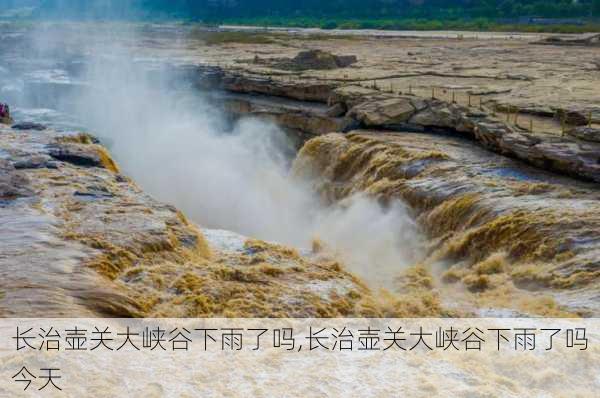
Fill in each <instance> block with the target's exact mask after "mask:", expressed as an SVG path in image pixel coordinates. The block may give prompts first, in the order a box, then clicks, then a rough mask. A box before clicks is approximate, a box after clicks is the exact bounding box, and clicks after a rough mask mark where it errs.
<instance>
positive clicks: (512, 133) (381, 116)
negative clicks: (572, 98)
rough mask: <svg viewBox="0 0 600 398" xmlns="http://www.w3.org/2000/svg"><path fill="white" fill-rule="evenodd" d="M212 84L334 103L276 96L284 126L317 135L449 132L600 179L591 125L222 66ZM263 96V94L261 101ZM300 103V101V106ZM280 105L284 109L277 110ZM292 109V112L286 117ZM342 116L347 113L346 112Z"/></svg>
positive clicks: (512, 154)
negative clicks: (511, 119) (508, 116)
mask: <svg viewBox="0 0 600 398" xmlns="http://www.w3.org/2000/svg"><path fill="white" fill-rule="evenodd" d="M219 76H220V77H219V79H217V81H216V83H214V84H213V87H219V88H222V89H225V90H227V91H231V92H235V93H245V94H257V93H260V94H266V95H269V96H273V97H281V98H288V99H289V98H291V99H294V100H302V101H318V102H323V103H327V104H328V106H330V110H331V111H332V113H331V114H333V115H335V116H336V117H335V118H331V117H329V116H327V115H325V116H323V114H322V113H321V114H320V113H319V112H315V110H314V109H308V110H306V111H304V112H302V113H300V114H296V115H297V116H301V117H294V112H288V111H287V110H286V109H285V107H283V106H282V107H279V106H278V105H277V103H278V101H282V100H278V99H277V98H273V99H272V100H271V101H270V103H271V107H270V108H271V109H270V111H268V112H266V113H267V114H269V113H270V114H271V115H278V116H276V117H273V116H272V117H273V119H274V120H276V121H278V119H279V120H280V121H281V122H282V124H283V125H284V126H285V127H288V128H295V127H297V128H298V130H301V131H304V132H307V133H309V134H313V135H318V134H323V133H325V132H332V131H333V130H331V129H332V128H337V129H338V131H346V130H348V129H349V128H351V127H355V126H357V125H360V126H363V127H365V128H373V129H377V128H379V129H386V130H396V131H399V132H402V131H407V130H408V131H444V132H449V133H454V134H457V135H460V136H466V137H468V138H471V139H474V140H476V141H477V142H478V143H480V145H481V146H483V147H485V148H486V149H489V150H491V151H494V152H496V153H499V154H502V155H506V156H510V157H514V158H517V159H519V160H522V161H524V162H527V163H529V164H531V165H534V166H536V167H539V168H542V169H545V170H551V171H554V172H558V173H561V174H565V175H570V176H573V177H577V178H581V179H585V180H591V181H595V182H600V155H599V154H600V144H599V143H597V142H595V140H594V139H589V137H590V136H593V134H592V135H590V134H589V133H588V134H585V132H586V131H587V130H585V129H584V128H581V127H579V128H577V129H575V130H573V131H574V133H573V134H572V135H563V136H560V135H556V134H550V133H543V132H541V133H532V132H529V131H527V130H526V129H524V128H522V127H519V126H516V125H514V124H508V123H505V122H504V121H502V120H500V118H498V117H495V116H494V115H493V112H491V111H489V110H487V109H485V108H481V109H478V108H470V107H466V106H461V105H458V104H454V103H448V102H444V101H441V100H437V99H424V98H420V97H415V96H412V95H399V94H395V93H388V92H382V91H380V90H377V89H374V88H373V89H369V88H365V87H362V86H353V85H345V86H340V85H337V84H334V83H327V84H319V83H310V82H306V83H305V82H297V81H296V82H291V81H287V82H286V81H281V80H277V81H275V80H271V79H264V78H258V77H253V76H246V75H232V74H230V73H229V72H224V71H220V75H219ZM253 101H254V99H253V98H252V96H247V99H246V100H245V103H246V104H247V105H245V108H244V110H245V111H247V113H249V114H252V113H257V114H261V113H265V112H264V108H261V107H260V106H253V105H251V103H252V102H253ZM259 101H263V103H264V99H262V100H259ZM297 106H298V107H300V105H297ZM278 108H279V109H278ZM284 114H287V115H288V117H285V116H282V115H284ZM342 116H343V117H342Z"/></svg>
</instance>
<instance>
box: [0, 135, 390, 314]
mask: <svg viewBox="0 0 600 398" xmlns="http://www.w3.org/2000/svg"><path fill="white" fill-rule="evenodd" d="M0 225H2V239H0V316H4V317H8V316H13V317H15V316H20V317H24V316H33V317H39V316H44V317H62V316H68V317H78V316H117V317H131V316H133V317H137V316H161V317H162V316H165V317H196V316H203V317H204V316H243V317H336V316H351V317H352V316H385V315H389V314H388V313H386V312H385V311H384V310H383V309H382V307H381V306H380V305H379V304H378V303H377V302H376V301H375V300H374V298H373V296H372V295H371V293H370V292H369V290H368V289H367V288H366V287H365V286H364V285H363V284H362V283H361V282H360V281H358V280H357V279H356V278H354V277H353V276H352V275H350V274H348V273H347V272H345V271H343V270H342V269H341V267H340V265H339V264H338V263H337V262H335V261H333V260H332V259H330V258H327V257H324V256H323V255H319V254H316V253H304V255H300V254H299V253H298V252H297V251H296V250H293V249H289V248H286V247H282V246H279V245H275V244H269V243H266V242H261V241H255V240H252V239H246V238H243V237H235V238H231V239H229V243H227V244H224V243H223V241H224V239H223V233H219V234H215V233H214V231H207V234H206V235H205V234H203V233H202V232H201V231H200V230H199V229H198V228H197V227H196V226H194V225H193V224H191V223H190V222H188V221H187V220H186V218H185V217H184V216H183V214H181V213H180V212H179V211H178V210H177V209H175V208H174V207H172V206H170V205H166V204H164V203H160V202H157V201H156V200H154V199H153V198H151V197H149V196H148V195H146V194H145V193H144V192H143V191H142V190H141V189H140V188H139V187H138V186H136V184H135V183H133V182H132V181H131V180H130V179H129V178H127V177H126V176H124V175H123V174H121V173H120V171H119V168H118V166H117V165H116V164H115V162H114V161H113V160H112V159H111V157H110V155H109V154H108V153H107V151H106V150H105V149H104V148H103V147H102V146H101V145H99V144H98V143H97V140H95V139H94V138H93V137H91V136H88V135H85V134H79V135H68V136H60V135H59V134H57V133H56V132H54V131H52V130H50V129H46V130H43V131H39V130H14V129H11V128H9V127H8V126H0ZM225 235H226V234H225ZM232 235H233V234H232ZM206 236H208V237H209V238H210V239H207V238H206ZM215 236H216V237H215ZM232 240H233V241H234V242H233V244H232V243H231V242H230V241H232Z"/></svg>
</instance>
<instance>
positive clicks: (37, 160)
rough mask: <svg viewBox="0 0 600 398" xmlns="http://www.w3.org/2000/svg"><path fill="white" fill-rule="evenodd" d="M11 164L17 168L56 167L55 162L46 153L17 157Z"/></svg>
mask: <svg viewBox="0 0 600 398" xmlns="http://www.w3.org/2000/svg"><path fill="white" fill-rule="evenodd" d="M13 166H14V167H15V169H17V170H23V169H43V168H50V169H55V168H57V167H58V165H57V164H56V162H54V161H52V158H51V157H50V156H48V155H33V156H28V157H26V158H24V159H19V160H17V161H15V162H14V163H13Z"/></svg>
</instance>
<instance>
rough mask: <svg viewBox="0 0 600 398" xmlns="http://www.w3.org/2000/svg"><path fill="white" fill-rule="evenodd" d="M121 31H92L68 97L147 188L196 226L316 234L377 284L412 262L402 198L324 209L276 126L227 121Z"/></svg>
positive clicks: (303, 241)
mask: <svg viewBox="0 0 600 398" xmlns="http://www.w3.org/2000/svg"><path fill="white" fill-rule="evenodd" d="M128 35H129V36H128V37H127V40H125V38H124V37H123V32H122V31H120V32H119V34H118V36H119V37H115V36H116V35H115V34H114V33H111V34H109V33H106V32H104V33H102V34H100V33H98V32H94V35H93V38H94V40H93V42H91V43H90V45H89V46H88V47H87V48H86V49H85V51H83V53H84V54H87V55H86V60H85V64H86V65H87V67H86V70H85V73H84V77H83V80H84V81H86V83H87V88H86V89H85V90H83V92H81V93H80V94H79V95H78V98H76V101H72V103H75V104H76V106H75V108H74V109H73V112H75V113H76V115H77V116H78V117H79V118H80V119H81V120H82V123H83V124H84V125H85V126H88V128H89V129H90V130H91V131H92V132H94V133H95V134H96V135H98V136H99V137H101V138H102V139H103V140H104V141H105V142H106V143H108V144H109V146H110V150H111V152H112V154H113V155H114V156H115V158H116V159H117V161H118V162H119V163H120V165H121V167H122V169H123V170H124V171H125V173H127V174H129V175H130V176H131V177H132V178H133V179H134V180H135V181H136V182H138V183H139V184H140V185H141V186H142V187H143V188H144V189H145V190H147V191H148V192H149V193H151V194H152V195H154V196H155V197H157V198H158V199H160V200H163V201H166V202H169V203H172V204H174V205H176V206H177V207H179V208H180V209H182V210H183V211H184V212H185V213H186V214H187V215H188V216H189V217H190V218H191V219H192V220H194V221H195V222H196V223H198V224H200V225H201V226H202V227H204V228H213V229H227V230H231V231H235V232H238V233H241V234H244V235H246V236H251V237H256V238H260V239H264V240H269V241H276V242H280V243H285V244H288V245H294V246H297V247H309V246H310V243H311V240H312V239H313V238H318V239H320V240H321V241H322V242H324V243H325V245H326V246H327V247H328V248H330V249H331V250H333V251H334V252H336V253H337V254H338V255H339V256H340V257H341V259H342V260H343V261H344V263H345V264H346V265H347V266H348V268H349V269H350V270H352V271H354V272H356V273H357V274H359V275H361V276H362V277H363V278H365V279H367V280H368V281H371V282H373V283H376V284H377V285H378V286H381V285H387V284H388V283H386V282H389V281H390V280H391V277H392V276H394V275H396V274H397V273H398V272H399V271H400V270H401V269H402V268H403V267H404V266H407V265H409V264H411V263H412V262H414V261H416V260H417V257H418V255H419V246H420V243H421V242H420V237H419V233H418V230H417V227H416V226H415V225H414V223H413V222H412V221H411V219H410V217H409V216H408V215H407V212H406V209H405V208H404V206H403V205H402V204H400V203H393V204H392V205H391V206H389V207H388V208H385V209H384V208H382V207H381V206H380V205H379V204H378V203H377V202H376V201H374V200H372V199H369V198H367V197H364V196H357V197H353V198H350V199H348V200H346V201H345V202H344V203H341V204H339V205H336V206H333V207H324V206H322V205H321V204H320V200H319V198H318V197H317V196H316V195H315V194H314V193H313V192H312V190H311V189H310V188H309V185H308V184H305V183H304V182H301V181H296V180H293V179H291V178H290V176H289V173H288V170H289V163H290V160H291V159H289V156H288V155H286V154H289V153H290V150H291V149H292V143H291V141H290V140H289V139H288V138H287V137H286V134H285V133H284V132H282V131H281V130H280V129H278V128H277V126H275V125H273V124H269V123H265V122H262V121H259V120H255V119H250V118H249V119H243V120H240V121H237V122H233V123H231V122H230V121H228V119H227V117H226V115H225V114H224V113H223V112H222V111H220V110H219V108H218V107H217V106H216V105H214V104H213V102H212V101H211V100H210V98H209V97H208V95H203V93H200V92H198V91H197V90H193V89H191V88H190V87H187V86H186V82H185V81H183V80H181V81H180V80H179V79H178V77H177V76H176V75H175V74H174V73H173V72H171V71H172V70H173V69H170V68H164V67H162V66H160V65H156V64H154V65H153V64H151V63H149V62H143V60H140V59H136V58H135V54H136V52H135V51H132V44H133V46H136V45H138V44H139V43H140V41H138V40H136V35H135V34H134V33H133V32H128ZM115 43H121V45H116V44H115ZM124 43H129V45H124ZM149 58H151V57H149ZM155 63H156V62H155Z"/></svg>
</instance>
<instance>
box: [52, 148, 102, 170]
mask: <svg viewBox="0 0 600 398" xmlns="http://www.w3.org/2000/svg"><path fill="white" fill-rule="evenodd" d="M48 154H49V155H50V156H52V157H53V158H54V159H56V160H60V161H63V162H67V163H71V164H74V165H77V166H83V167H105V164H104V162H103V160H102V156H101V154H100V153H99V152H98V151H97V150H96V148H94V147H93V146H90V145H82V144H70V143H61V144H51V145H49V146H48Z"/></svg>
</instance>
